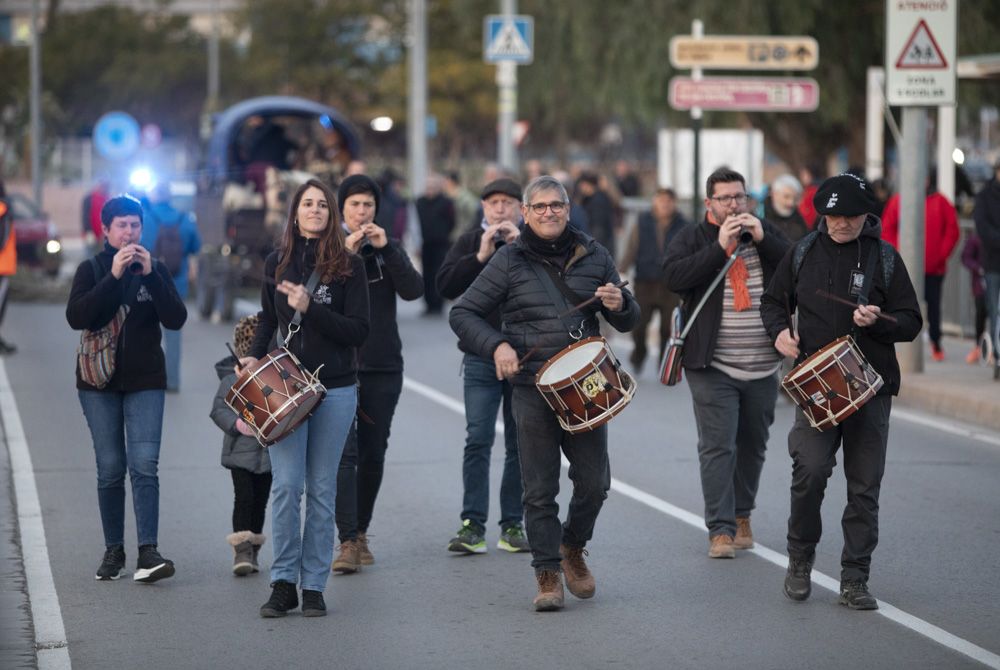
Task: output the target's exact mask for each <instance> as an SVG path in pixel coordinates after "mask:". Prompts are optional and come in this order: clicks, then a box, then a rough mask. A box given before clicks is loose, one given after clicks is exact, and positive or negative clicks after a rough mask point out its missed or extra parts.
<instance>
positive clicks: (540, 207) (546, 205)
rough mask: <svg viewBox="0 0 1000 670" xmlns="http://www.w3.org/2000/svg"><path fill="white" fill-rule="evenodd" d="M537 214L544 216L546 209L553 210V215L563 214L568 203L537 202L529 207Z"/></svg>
mask: <svg viewBox="0 0 1000 670" xmlns="http://www.w3.org/2000/svg"><path fill="white" fill-rule="evenodd" d="M528 207H530V208H531V211H532V212H534V213H535V214H544V213H545V210H546V209H551V210H552V213H553V214H562V213H563V211H564V210H565V209H566V203H565V202H561V201H557V202H536V203H533V204H531V205H528Z"/></svg>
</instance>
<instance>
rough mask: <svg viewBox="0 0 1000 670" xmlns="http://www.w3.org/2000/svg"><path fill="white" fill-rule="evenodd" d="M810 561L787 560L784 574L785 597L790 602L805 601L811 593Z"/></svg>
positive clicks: (811, 565)
mask: <svg viewBox="0 0 1000 670" xmlns="http://www.w3.org/2000/svg"><path fill="white" fill-rule="evenodd" d="M812 567H813V564H812V561H809V560H806V559H798V558H789V559H788V572H786V573H785V595H786V596H788V597H789V598H791V599H792V600H805V599H806V598H808V597H809V594H810V593H812V581H811V580H810V579H809V574H810V573H811V572H812Z"/></svg>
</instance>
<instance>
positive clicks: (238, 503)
mask: <svg viewBox="0 0 1000 670" xmlns="http://www.w3.org/2000/svg"><path fill="white" fill-rule="evenodd" d="M229 472H230V473H231V474H232V476H233V532H234V533H238V532H240V531H241V530H249V531H250V532H252V533H258V534H259V533H262V532H263V531H264V514H265V512H266V511H267V498H268V496H270V495H271V473H270V472H262V473H261V474H259V475H258V474H255V473H253V472H250V471H249V470H244V469H242V468H233V469H232V470H230V471H229Z"/></svg>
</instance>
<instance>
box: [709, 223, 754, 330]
mask: <svg viewBox="0 0 1000 670" xmlns="http://www.w3.org/2000/svg"><path fill="white" fill-rule="evenodd" d="M705 218H706V219H707V220H708V222H709V223H710V224H712V225H713V226H718V225H719V224H718V223H717V222H716V220H715V217H714V216H712V212H707V213H706V217H705ZM737 243H738V241H733V243H732V244H730V245H729V248H728V249H726V255H727V256H730V255H732V253H733V251H735V250H736V245H737ZM749 278H750V273H749V272H748V271H747V265H746V263H744V262H743V258H742V257H740V256H737V257H736V262H735V263H733V264H732V266H731V267H730V268H729V272H727V273H726V279H728V280H729V283H730V285H731V286H732V287H733V309H734V310H736V311H737V312H743V311H746V310H748V309H750V289H749V288H747V279H749Z"/></svg>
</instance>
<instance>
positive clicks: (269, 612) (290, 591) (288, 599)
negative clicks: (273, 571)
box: [260, 582, 305, 619]
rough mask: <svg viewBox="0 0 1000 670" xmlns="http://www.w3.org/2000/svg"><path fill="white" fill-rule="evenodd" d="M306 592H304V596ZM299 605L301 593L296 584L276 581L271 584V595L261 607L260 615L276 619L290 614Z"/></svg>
mask: <svg viewBox="0 0 1000 670" xmlns="http://www.w3.org/2000/svg"><path fill="white" fill-rule="evenodd" d="M304 596H305V594H303V597H304ZM298 606H299V594H298V592H297V591H296V590H295V584H292V583H291V582H274V583H273V584H271V597H270V598H269V599H268V601H267V602H266V603H264V604H263V605H262V606H261V608H260V615H261V616H262V617H264V618H265V619H274V618H277V617H282V616H285V615H286V614H288V610H293V609H295V608H296V607H298Z"/></svg>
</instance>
